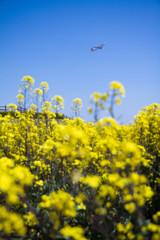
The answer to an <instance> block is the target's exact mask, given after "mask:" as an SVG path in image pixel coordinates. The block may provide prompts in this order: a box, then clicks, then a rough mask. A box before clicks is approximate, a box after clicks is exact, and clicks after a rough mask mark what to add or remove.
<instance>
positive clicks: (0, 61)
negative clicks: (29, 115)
mask: <svg viewBox="0 0 160 240" xmlns="http://www.w3.org/2000/svg"><path fill="white" fill-rule="evenodd" d="M159 26H160V1H159V0H150V1H149V0H121V1H120V0H63V1H62V0H0V36H1V37H0V73H1V76H0V82H1V88H0V105H7V104H9V103H15V102H16V95H17V94H18V88H19V85H20V84H21V79H22V77H23V76H25V75H30V76H32V77H33V78H34V79H35V86H34V87H35V88H37V87H39V85H40V83H41V82H43V81H46V82H48V84H49V88H50V90H49V92H48V99H50V98H51V97H53V96H54V95H60V96H62V97H63V98H64V110H63V113H65V114H66V115H68V116H72V115H73V114H72V110H71V105H72V100H73V99H74V98H76V97H78V98H81V99H82V101H83V108H82V112H81V117H82V118H83V119H86V120H87V121H92V120H93V116H90V115H89V114H88V113H87V108H88V107H89V106H90V103H89V101H90V95H91V94H92V93H93V92H100V93H104V92H105V91H107V90H109V83H110V82H111V81H118V82H120V83H122V84H123V85H124V87H125V89H126V97H125V98H124V99H122V104H121V106H118V107H116V108H115V115H116V116H121V118H120V120H119V122H120V123H121V124H124V123H129V121H131V120H133V118H134V116H135V115H136V114H137V113H138V112H139V111H140V110H141V108H142V107H143V106H148V105H150V104H152V103H160V93H159V92H160V47H159V43H160V27H159ZM103 42H107V44H106V45H105V47H104V48H103V49H102V50H99V51H96V52H91V51H90V48H91V47H92V46H95V45H99V44H101V43H103ZM103 116H109V115H108V113H107V112H103V113H102V114H101V115H100V117H103Z"/></svg>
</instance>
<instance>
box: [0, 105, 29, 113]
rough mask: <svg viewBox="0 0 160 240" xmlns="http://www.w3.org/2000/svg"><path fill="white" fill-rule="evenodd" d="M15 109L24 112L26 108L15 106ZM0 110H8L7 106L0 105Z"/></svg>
mask: <svg viewBox="0 0 160 240" xmlns="http://www.w3.org/2000/svg"><path fill="white" fill-rule="evenodd" d="M17 110H18V111H19V112H26V108H23V107H17ZM0 112H9V108H8V107H7V105H5V106H0Z"/></svg>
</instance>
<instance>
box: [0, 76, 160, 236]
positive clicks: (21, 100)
mask: <svg viewBox="0 0 160 240" xmlns="http://www.w3.org/2000/svg"><path fill="white" fill-rule="evenodd" d="M33 82H34V81H33V79H32V78H31V77H29V76H25V77H24V78H23V79H22V85H21V87H20V94H18V95H17V106H22V105H23V106H24V107H26V106H27V101H26V99H27V94H28V93H29V94H30V93H31V90H32V89H31V88H32V85H33ZM47 89H48V85H47V83H44V82H43V83H42V84H41V86H40V88H39V89H35V90H34V91H33V97H34V99H35V104H31V105H30V109H28V110H27V112H26V113H20V112H18V111H16V107H17V106H16V105H14V104H10V105H9V108H10V110H11V112H13V111H14V116H13V114H10V113H8V114H7V115H5V116H0V123H1V124H0V240H18V239H19V240H32V239H33V240H37V239H40V240H49V239H60V240H64V239H69V240H87V239H88V240H116V239H120V240H125V239H131V240H132V239H137V240H150V239H151V240H160V105H159V104H152V105H151V106H149V107H144V108H143V109H142V110H141V111H140V112H139V114H138V115H137V116H136V117H135V119H134V120H133V122H131V123H130V124H129V125H123V126H120V125H119V124H118V123H117V122H116V121H115V119H114V118H113V115H114V112H113V105H114V103H115V104H120V97H121V96H123V95H124V88H123V86H122V85H121V84H120V83H117V82H112V83H111V85H110V89H111V90H112V95H111V94H110V93H105V94H98V93H94V94H93V95H92V99H93V101H92V107H90V108H89V112H90V113H92V114H93V115H94V119H95V122H94V123H92V122H86V121H84V120H83V119H81V118H79V117H77V116H78V113H79V111H80V109H81V106H82V102H81V100H80V99H75V100H73V106H72V109H73V112H75V116H76V117H75V118H74V119H73V120H71V119H67V118H64V119H63V120H62V121H61V122H59V123H58V122H57V121H56V119H55V118H54V117H55V113H54V111H53V109H54V110H55V112H56V113H57V112H59V111H60V109H62V108H63V99H62V98H61V97H60V96H55V97H54V98H53V99H52V102H47V101H46V99H45V98H46V95H45V94H46V92H47ZM108 97H111V100H112V101H111V105H110V108H109V109H108V111H109V112H110V114H111V116H112V117H110V118H103V119H100V120H98V111H99V110H103V109H104V102H105V101H107V99H108ZM41 101H43V104H42V112H43V113H44V114H39V117H38V118H36V119H35V113H36V111H38V109H39V108H40V102H41Z"/></svg>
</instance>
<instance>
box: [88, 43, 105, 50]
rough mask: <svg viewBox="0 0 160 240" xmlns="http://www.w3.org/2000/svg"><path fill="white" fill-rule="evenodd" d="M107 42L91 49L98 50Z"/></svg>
mask: <svg viewBox="0 0 160 240" xmlns="http://www.w3.org/2000/svg"><path fill="white" fill-rule="evenodd" d="M105 44H106V42H104V43H102V44H101V45H99V46H96V47H93V48H91V51H92V52H94V51H96V50H98V49H102V48H103V47H104V45H105Z"/></svg>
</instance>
